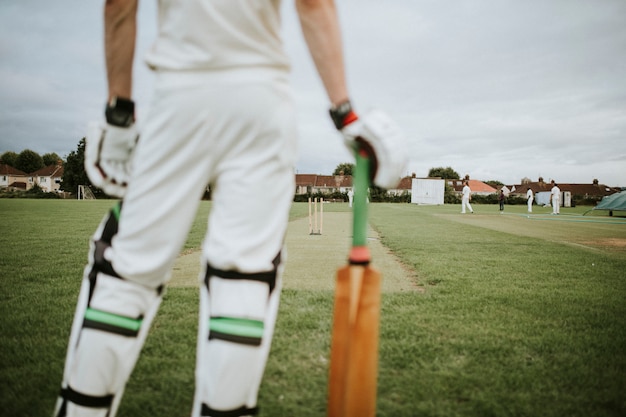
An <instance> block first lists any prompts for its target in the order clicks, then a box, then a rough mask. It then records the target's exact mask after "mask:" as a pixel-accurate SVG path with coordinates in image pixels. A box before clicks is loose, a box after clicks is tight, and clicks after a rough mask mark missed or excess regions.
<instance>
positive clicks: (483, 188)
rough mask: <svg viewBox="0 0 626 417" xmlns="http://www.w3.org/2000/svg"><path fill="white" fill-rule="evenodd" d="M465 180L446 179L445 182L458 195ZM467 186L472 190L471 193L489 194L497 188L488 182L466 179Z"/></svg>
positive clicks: (461, 191)
mask: <svg viewBox="0 0 626 417" xmlns="http://www.w3.org/2000/svg"><path fill="white" fill-rule="evenodd" d="M465 181H466V180H446V184H447V185H448V186H449V187H452V188H453V189H454V192H455V193H456V194H458V195H462V194H463V183H464V182H465ZM467 182H468V183H469V184H468V185H469V187H470V189H471V190H472V195H490V194H494V193H496V192H497V191H498V190H496V189H495V188H493V187H492V186H491V185H489V184H485V183H484V182H482V181H478V180H467Z"/></svg>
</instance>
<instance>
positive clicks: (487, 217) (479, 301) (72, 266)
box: [0, 200, 626, 417]
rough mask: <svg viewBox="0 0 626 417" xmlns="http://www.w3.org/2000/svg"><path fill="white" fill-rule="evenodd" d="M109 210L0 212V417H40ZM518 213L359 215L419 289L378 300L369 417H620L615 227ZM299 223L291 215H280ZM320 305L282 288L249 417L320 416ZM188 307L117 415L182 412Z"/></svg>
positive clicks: (170, 311)
mask: <svg viewBox="0 0 626 417" xmlns="http://www.w3.org/2000/svg"><path fill="white" fill-rule="evenodd" d="M112 204H113V203H112V202H110V201H108V202H107V201H81V202H77V201H37V200H0V216H1V218H2V219H3V222H1V223H0V248H2V255H1V256H0V277H1V278H0V300H1V301H0V316H1V318H0V334H1V335H2V338H1V341H0V374H1V377H0V415H2V416H12V417H13V416H40V415H50V413H51V410H52V407H53V404H54V401H55V397H56V394H57V391H58V388H59V384H60V380H61V375H62V371H63V361H64V355H65V349H66V345H67V338H68V336H69V328H70V323H71V320H72V317H73V314H74V311H73V310H74V305H75V300H76V296H77V294H78V288H79V286H80V277H81V274H82V269H83V266H84V263H85V261H86V253H87V247H88V239H89V236H90V234H91V233H92V232H93V230H94V229H95V227H96V225H97V223H98V222H99V221H100V219H101V217H102V216H103V214H104V213H105V212H106V210H107V209H108V208H109V207H110V206H111V205H112ZM209 209H210V204H209V203H203V204H202V205H201V210H200V213H199V215H198V217H197V219H196V222H195V223H194V227H193V230H192V232H191V234H190V237H189V239H188V241H187V244H186V248H187V249H193V248H196V247H198V246H199V244H200V241H201V239H202V236H203V234H204V231H205V229H206V214H207V213H208V211H209ZM524 209H525V208H524V207H514V206H507V207H506V209H505V212H506V215H504V216H502V215H498V213H497V206H482V207H481V206H477V207H475V211H476V212H477V214H475V215H473V216H470V215H465V216H461V215H460V214H458V212H459V211H460V210H459V206H442V207H418V206H413V205H408V204H406V205H405V204H395V205H394V204H372V205H371V206H370V217H371V222H372V225H373V226H374V227H375V229H376V230H377V231H378V233H379V235H380V237H381V239H382V241H383V243H384V244H385V245H387V246H388V247H389V248H390V249H391V250H392V251H393V252H394V253H395V254H396V255H397V256H399V257H400V258H401V259H402V260H403V262H404V263H406V264H407V265H408V266H409V267H411V268H413V269H414V270H415V271H416V273H417V277H418V278H417V279H418V284H420V285H421V286H422V287H423V288H424V289H425V291H424V292H423V293H421V292H419V293H418V292H413V293H386V294H384V295H383V305H382V318H381V343H380V372H379V389H378V391H379V392H378V412H377V415H379V416H476V417H478V416H481V417H482V416H539V415H541V416H598V417H600V416H623V415H626V395H625V394H624V393H625V392H626V251H625V248H624V247H620V246H619V245H615V243H616V242H617V243H619V242H622V241H625V240H626V225H625V224H623V223H620V222H619V220H618V221H616V222H613V223H610V224H608V225H605V224H604V223H591V222H573V221H565V220H567V219H568V218H567V217H566V216H571V219H574V220H575V219H578V217H576V216H574V214H579V213H581V212H582V211H584V210H582V209H578V208H576V209H569V210H566V209H564V210H563V214H562V216H561V217H559V219H558V220H557V219H555V220H554V221H552V220H545V221H544V220H542V221H533V220H531V219H528V218H526V217H524V216H523V214H524ZM540 209H541V208H539V210H540ZM324 210H325V211H328V212H330V211H335V210H338V211H346V210H347V206H346V205H345V204H327V205H325V207H324ZM535 212H536V213H535V214H537V215H539V214H540V212H538V209H535ZM307 214H308V208H307V206H306V204H294V207H293V209H292V218H298V217H302V216H306V215H307ZM563 219H565V220H563ZM594 219H597V217H594ZM610 239H613V240H610ZM609 240H610V241H611V242H613V243H614V244H613V245H610V246H606V242H607V241H609ZM603 242H604V243H603ZM603 245H604V246H603ZM314 262H315V261H313V263H314ZM317 262H323V260H317ZM382 272H383V279H384V271H382ZM332 296H333V294H332V292H331V291H306V290H298V289H292V290H285V291H284V293H283V296H282V301H281V310H280V314H279V319H278V323H277V331H276V336H275V340H274V344H273V347H272V352H271V356H270V360H269V362H268V366H267V372H266V377H265V379H264V382H263V385H262V387H261V392H260V400H259V403H260V406H261V416H294V417H295V416H298V417H300V416H323V415H324V414H325V398H326V382H327V367H328V362H327V359H328V348H329V334H330V322H331V314H332ZM197 299H198V295H197V290H195V289H193V288H170V289H169V290H168V292H167V293H166V297H165V300H164V303H163V305H162V307H161V311H160V312H159V315H158V316H157V318H156V320H155V323H154V326H153V329H152V332H151V335H150V337H149V338H148V341H147V343H146V346H145V348H144V352H143V354H142V356H141V358H140V360H139V362H138V364H137V368H136V370H135V372H134V374H133V376H132V378H131V380H130V382H129V385H128V388H127V391H126V394H125V398H124V400H123V402H122V406H121V408H120V412H119V414H118V415H120V416H154V415H168V416H186V415H189V414H190V408H191V398H192V396H193V367H194V361H195V335H196V321H197Z"/></svg>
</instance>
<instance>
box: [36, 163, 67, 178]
mask: <svg viewBox="0 0 626 417" xmlns="http://www.w3.org/2000/svg"><path fill="white" fill-rule="evenodd" d="M31 175H32V176H34V177H62V176H63V165H48V166H47V167H43V168H41V169H38V170H37V171H35V172H33V173H32V174H31Z"/></svg>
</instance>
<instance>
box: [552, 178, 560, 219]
mask: <svg viewBox="0 0 626 417" xmlns="http://www.w3.org/2000/svg"><path fill="white" fill-rule="evenodd" d="M552 184H554V185H553V187H552V190H550V197H551V199H552V201H551V203H552V214H559V213H560V212H561V189H560V188H559V186H558V185H556V183H555V182H553V183H552Z"/></svg>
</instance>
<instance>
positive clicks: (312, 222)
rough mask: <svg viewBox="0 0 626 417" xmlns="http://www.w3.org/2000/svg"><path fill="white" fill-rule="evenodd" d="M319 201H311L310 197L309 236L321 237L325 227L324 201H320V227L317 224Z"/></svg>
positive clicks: (321, 199)
mask: <svg viewBox="0 0 626 417" xmlns="http://www.w3.org/2000/svg"><path fill="white" fill-rule="evenodd" d="M317 203H318V199H317V197H316V198H315V199H311V197H309V234H310V235H321V234H322V229H323V227H324V199H323V198H320V199H319V204H320V208H319V220H320V222H319V227H318V224H317V218H318V209H317Z"/></svg>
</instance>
